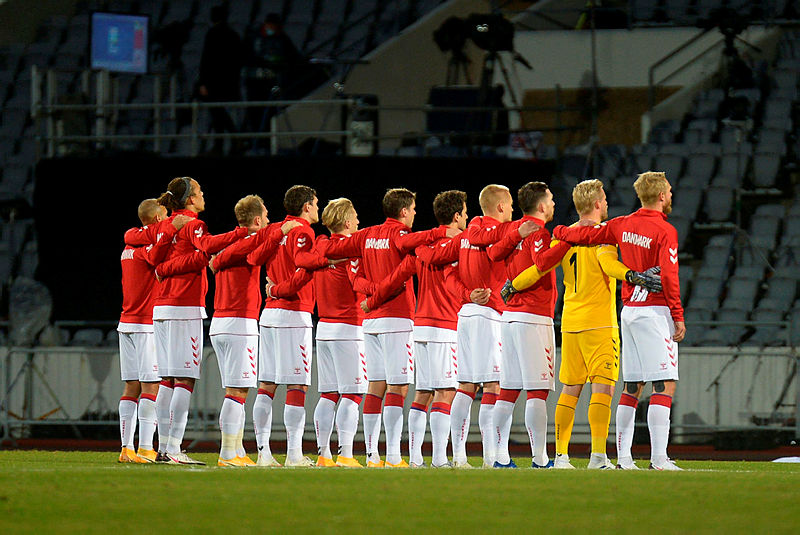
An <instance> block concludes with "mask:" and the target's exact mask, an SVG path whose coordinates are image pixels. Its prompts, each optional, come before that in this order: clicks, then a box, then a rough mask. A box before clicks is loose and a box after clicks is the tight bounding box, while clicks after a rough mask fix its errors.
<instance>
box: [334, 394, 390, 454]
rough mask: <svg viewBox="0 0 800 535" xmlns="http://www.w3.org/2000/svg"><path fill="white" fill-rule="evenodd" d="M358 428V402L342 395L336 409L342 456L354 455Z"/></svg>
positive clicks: (337, 430)
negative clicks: (354, 440)
mask: <svg viewBox="0 0 800 535" xmlns="http://www.w3.org/2000/svg"><path fill="white" fill-rule="evenodd" d="M379 429H380V428H379ZM357 430H358V403H356V402H355V401H353V400H352V399H350V398H348V397H342V399H341V400H339V408H338V410H337V411H336V437H337V439H338V440H339V455H341V456H342V457H352V456H353V438H354V437H355V436H356V431H357Z"/></svg>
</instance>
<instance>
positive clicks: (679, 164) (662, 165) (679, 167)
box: [653, 154, 683, 183]
mask: <svg viewBox="0 0 800 535" xmlns="http://www.w3.org/2000/svg"><path fill="white" fill-rule="evenodd" d="M653 167H654V170H656V171H663V172H664V173H666V174H667V180H669V181H671V182H673V183H675V182H677V181H678V179H679V178H680V177H681V175H682V173H683V156H680V155H677V154H661V155H659V156H656V158H655V161H654V162H653Z"/></svg>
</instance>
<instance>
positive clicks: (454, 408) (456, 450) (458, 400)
mask: <svg viewBox="0 0 800 535" xmlns="http://www.w3.org/2000/svg"><path fill="white" fill-rule="evenodd" d="M473 399H474V396H470V395H469V394H467V393H465V392H462V391H461V390H459V391H458V392H456V397H455V398H454V399H453V404H452V405H451V406H450V437H451V440H452V441H453V461H459V462H466V461H467V448H466V445H467V436H468V435H469V420H470V413H471V412H472V401H473Z"/></svg>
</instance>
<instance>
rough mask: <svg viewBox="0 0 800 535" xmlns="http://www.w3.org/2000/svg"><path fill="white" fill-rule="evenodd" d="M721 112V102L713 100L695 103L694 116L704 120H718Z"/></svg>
mask: <svg viewBox="0 0 800 535" xmlns="http://www.w3.org/2000/svg"><path fill="white" fill-rule="evenodd" d="M718 112H719V102H716V101H713V100H697V101H695V103H694V108H693V110H692V115H694V116H695V117H698V118H703V119H716V117H717V113H718Z"/></svg>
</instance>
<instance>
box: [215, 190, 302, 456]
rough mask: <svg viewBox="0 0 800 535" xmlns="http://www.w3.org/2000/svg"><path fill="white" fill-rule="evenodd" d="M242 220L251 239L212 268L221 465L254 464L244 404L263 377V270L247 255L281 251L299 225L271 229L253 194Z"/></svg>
mask: <svg viewBox="0 0 800 535" xmlns="http://www.w3.org/2000/svg"><path fill="white" fill-rule="evenodd" d="M233 211H234V213H235V214H236V220H237V221H238V223H239V225H240V226H243V227H245V228H246V229H247V231H248V232H249V235H248V236H246V237H244V238H243V239H241V240H239V241H237V242H236V243H234V244H232V245H229V246H228V247H226V248H225V249H224V250H223V251H222V252H221V253H219V254H217V255H216V256H214V257H213V258H212V259H211V261H210V262H209V267H210V268H211V270H212V271H213V272H214V273H215V280H216V292H215V294H214V318H213V319H212V320H211V329H210V330H209V335H210V337H211V345H212V346H214V352H215V353H216V355H217V364H218V365H219V373H220V378H221V379H222V387H223V388H224V389H225V399H224V400H223V402H222V409H221V410H220V413H219V427H220V432H221V433H222V446H221V449H220V453H219V460H218V461H217V464H218V465H219V466H254V465H255V464H256V463H254V462H253V461H252V460H251V459H250V458H249V457H248V456H247V453H246V452H245V450H244V446H243V445H242V435H243V434H244V424H245V412H244V404H245V401H246V400H247V394H248V390H249V389H250V388H254V387H255V386H256V378H257V375H258V372H257V365H258V312H259V310H260V308H261V266H260V265H258V266H251V265H250V264H248V263H247V255H248V254H249V253H250V252H252V251H253V249H255V248H256V247H258V246H259V245H261V244H263V243H267V247H268V248H271V249H272V251H273V252H274V251H277V249H278V244H279V243H280V242H281V240H282V239H283V237H284V236H285V235H286V234H287V233H288V232H289V231H290V230H291V229H293V228H294V227H296V226H299V223H297V222H295V221H290V222H287V223H284V224H283V225H282V226H280V225H272V226H270V227H269V228H267V225H268V224H269V219H268V217H267V208H266V206H264V201H263V200H262V199H261V197H259V196H258V195H248V196H246V197H243V198H242V199H240V200H239V202H237V203H236V206H235V207H234V209H233Z"/></svg>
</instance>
